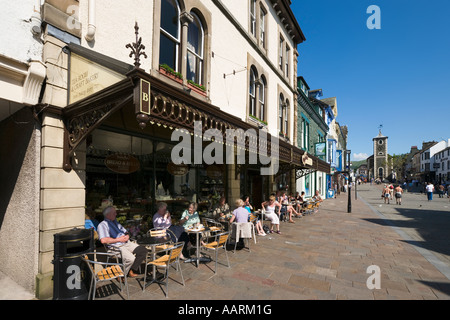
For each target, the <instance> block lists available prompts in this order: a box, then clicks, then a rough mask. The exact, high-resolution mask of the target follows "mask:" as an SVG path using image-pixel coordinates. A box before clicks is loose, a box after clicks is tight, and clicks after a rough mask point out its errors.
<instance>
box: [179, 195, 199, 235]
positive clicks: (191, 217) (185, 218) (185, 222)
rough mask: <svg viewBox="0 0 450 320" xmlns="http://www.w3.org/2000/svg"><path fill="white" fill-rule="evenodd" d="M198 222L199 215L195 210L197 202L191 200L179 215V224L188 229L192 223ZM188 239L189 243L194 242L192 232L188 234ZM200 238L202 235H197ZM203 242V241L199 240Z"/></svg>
mask: <svg viewBox="0 0 450 320" xmlns="http://www.w3.org/2000/svg"><path fill="white" fill-rule="evenodd" d="M196 223H198V224H199V223H200V216H199V214H198V212H197V203H195V202H191V203H190V204H189V207H188V208H187V210H184V211H183V214H182V215H181V220H180V224H181V225H182V226H183V228H184V229H188V228H191V227H193V226H194V224H196ZM188 236H189V239H190V241H191V243H193V244H195V243H196V238H195V236H194V235H193V234H189V235H188ZM199 237H200V240H201V238H202V235H201V234H200V235H199ZM201 242H202V243H203V241H201Z"/></svg>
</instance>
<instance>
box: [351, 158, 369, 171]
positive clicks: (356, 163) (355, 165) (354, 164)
mask: <svg viewBox="0 0 450 320" xmlns="http://www.w3.org/2000/svg"><path fill="white" fill-rule="evenodd" d="M366 163H367V162H366V160H360V161H352V165H351V166H350V168H352V169H357V168H358V167H359V166H360V165H362V164H366Z"/></svg>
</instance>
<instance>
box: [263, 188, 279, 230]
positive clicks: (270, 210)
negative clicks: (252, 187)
mask: <svg viewBox="0 0 450 320" xmlns="http://www.w3.org/2000/svg"><path fill="white" fill-rule="evenodd" d="M261 206H262V207H263V208H264V210H265V214H264V215H265V216H266V217H267V219H269V220H270V222H271V223H270V233H273V226H274V225H275V226H277V230H276V231H275V232H276V233H278V234H281V232H280V218H279V217H278V215H277V214H276V213H275V208H276V207H278V212H280V210H281V204H280V203H279V202H277V201H275V196H270V197H269V201H265V202H263V203H262V204H261Z"/></svg>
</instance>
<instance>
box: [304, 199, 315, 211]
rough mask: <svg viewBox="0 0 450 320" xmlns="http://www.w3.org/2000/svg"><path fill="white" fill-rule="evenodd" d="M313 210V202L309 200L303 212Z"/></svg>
mask: <svg viewBox="0 0 450 320" xmlns="http://www.w3.org/2000/svg"><path fill="white" fill-rule="evenodd" d="M313 212H314V202H311V201H309V202H308V203H307V204H306V206H305V212H304V213H305V214H312V213H313Z"/></svg>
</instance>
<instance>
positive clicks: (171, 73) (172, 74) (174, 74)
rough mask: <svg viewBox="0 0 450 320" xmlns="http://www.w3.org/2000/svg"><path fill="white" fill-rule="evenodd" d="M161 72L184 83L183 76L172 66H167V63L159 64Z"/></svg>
mask: <svg viewBox="0 0 450 320" xmlns="http://www.w3.org/2000/svg"><path fill="white" fill-rule="evenodd" d="M159 73H160V74H163V75H165V76H166V77H168V78H170V79H172V80H174V81H176V82H178V83H181V84H182V83H183V77H182V76H181V75H180V74H179V73H178V72H176V71H174V70H173V69H172V68H170V67H168V66H165V65H160V66H159Z"/></svg>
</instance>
